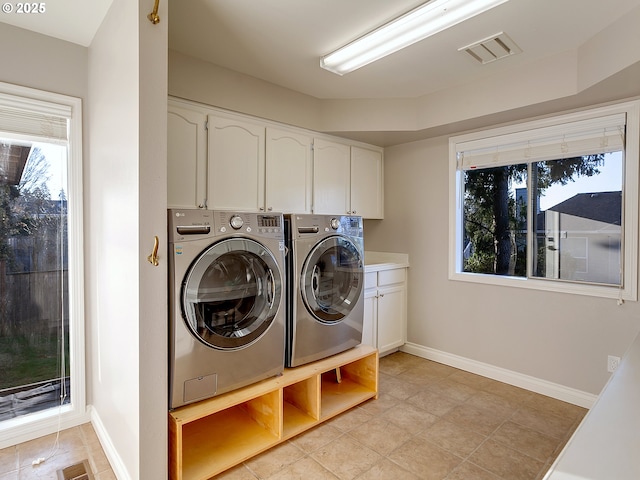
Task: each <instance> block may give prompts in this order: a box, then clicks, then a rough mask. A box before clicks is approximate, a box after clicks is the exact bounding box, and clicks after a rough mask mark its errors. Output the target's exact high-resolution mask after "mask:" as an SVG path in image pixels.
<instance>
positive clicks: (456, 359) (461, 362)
mask: <svg viewBox="0 0 640 480" xmlns="http://www.w3.org/2000/svg"><path fill="white" fill-rule="evenodd" d="M400 351H402V352H406V353H410V354H412V355H416V356H418V357H422V358H426V359H427V360H433V361H434V362H438V363H443V364H445V365H449V366H451V367H455V368H459V369H461V370H465V371H467V372H471V373H475V374H478V375H482V376H483V377H487V378H491V379H493V380H498V381H499V382H503V383H508V384H509V385H514V386H516V387H520V388H524V389H526V390H530V391H532V392H536V393H540V394H542V395H546V396H548V397H552V398H555V399H557V400H562V401H563V402H568V403H571V404H573V405H578V406H580V407H584V408H591V407H592V406H593V404H594V403H595V401H596V399H597V398H598V396H597V395H593V394H591V393H587V392H583V391H581V390H576V389H573V388H569V387H565V386H564V385H559V384H557V383H553V382H548V381H546V380H541V379H539V378H535V377H531V376H529V375H524V374H522V373H518V372H514V371H512V370H507V369H506V368H501V367H496V366H494V365H490V364H488V363H482V362H478V361H476V360H471V359H469V358H465V357H461V356H458V355H454V354H452V353H447V352H442V351H440V350H436V349H434V348H429V347H424V346H422V345H417V344H415V343H406V344H405V345H403V346H402V347H400Z"/></svg>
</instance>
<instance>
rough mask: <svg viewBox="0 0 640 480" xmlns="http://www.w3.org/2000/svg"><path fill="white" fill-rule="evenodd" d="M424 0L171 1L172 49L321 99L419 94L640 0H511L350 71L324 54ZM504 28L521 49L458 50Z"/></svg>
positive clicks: (603, 23)
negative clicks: (329, 64) (477, 53)
mask: <svg viewBox="0 0 640 480" xmlns="http://www.w3.org/2000/svg"><path fill="white" fill-rule="evenodd" d="M422 3H424V0H394V1H393V2H390V1H389V0H347V1H345V0H322V1H311V0H270V1H256V0H199V1H188V2H184V1H176V0H173V1H170V2H169V19H170V22H169V47H170V48H171V49H173V50H176V51H178V52H181V53H184V54H187V55H191V56H194V57H197V58H200V59H202V60H206V61H208V62H211V63H214V64H217V65H219V66H223V67H226V68H228V69H231V70H235V71H237V72H241V73H244V74H247V75H250V76H253V77H257V78H259V79H262V80H266V81H268V82H271V83H274V84H277V85H280V86H284V87H286V88H289V89H291V90H295V91H297V92H301V93H305V94H307V95H311V96H313V97H316V98H321V99H327V98H334V99H341V98H376V99H378V98H413V97H419V96H422V95H426V94H429V93H433V92H437V91H439V90H442V89H445V88H448V87H451V86H453V85H455V84H459V83H469V82H470V81H473V80H474V79H477V78H480V77H485V76H491V75H494V74H496V73H498V72H500V71H502V70H504V69H513V68H517V67H519V66H522V65H525V64H528V63H532V62H535V61H536V60H540V59H541V58H543V57H547V56H550V55H553V54H556V53H559V52H564V51H567V50H575V49H576V48H577V47H579V46H580V45H581V44H583V43H584V42H585V41H587V40H588V39H589V38H591V37H592V36H594V35H595V34H596V33H598V32H600V31H601V30H603V29H604V28H605V27H607V26H608V25H610V24H611V23H613V22H614V21H616V20H617V19H619V18H620V17H622V16H624V15H625V14H626V13H627V12H629V11H631V10H632V9H634V8H636V7H638V6H639V5H640V0H608V1H606V2H602V1H585V0H546V1H544V0H510V1H508V2H506V3H504V4H502V5H500V6H498V7H496V8H494V9H493V10H490V11H488V12H485V13H484V14H481V15H479V16H477V17H475V18H473V19H471V20H468V21H466V22H464V23H462V24H459V25H457V26H455V27H453V28H451V29H449V30H447V31H445V32H442V33H439V34H437V35H435V36H433V37H430V38H428V39H426V40H423V41H422V42H419V43H417V44H414V45H412V46H411V47H408V48H406V49H405V50H402V51H400V52H397V53H395V54H393V55H390V56H388V57H386V58H384V59H382V60H380V61H378V62H375V63H373V64H370V65H368V66H365V67H363V68H361V69H359V70H356V71H355V72H352V73H350V74H347V75H345V76H342V77H340V76H338V75H335V74H333V73H330V72H327V71H325V70H323V69H321V68H320V66H319V58H320V57H321V56H322V55H325V54H327V53H330V52H332V51H333V50H335V49H336V48H338V47H340V46H342V45H343V44H345V43H348V42H349V41H351V40H354V39H355V38H357V37H359V36H360V35H362V34H364V33H366V32H368V31H370V30H371V29H372V28H375V27H376V26H379V25H381V24H383V23H385V22H387V21H389V20H391V19H393V18H395V17H396V16H398V15H399V14H402V13H404V12H406V11H408V10H411V9H412V8H415V7H416V6H418V5H420V4H422ZM499 32H505V33H506V34H507V35H508V36H509V37H511V39H512V40H513V41H514V42H515V43H516V44H517V45H518V46H519V47H520V48H521V49H522V53H519V54H517V55H513V56H510V57H508V58H505V59H501V60H498V61H495V62H493V63H489V64H485V65H482V64H480V63H478V62H477V61H475V60H473V59H472V58H471V57H470V56H469V55H467V54H465V53H461V52H459V51H458V49H459V48H461V47H464V46H467V45H469V44H472V43H474V42H476V41H479V40H482V39H484V38H486V37H488V36H491V35H494V34H497V33H499Z"/></svg>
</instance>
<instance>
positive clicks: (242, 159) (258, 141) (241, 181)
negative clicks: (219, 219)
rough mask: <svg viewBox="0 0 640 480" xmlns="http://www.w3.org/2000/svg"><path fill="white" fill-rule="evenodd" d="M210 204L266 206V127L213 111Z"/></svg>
mask: <svg viewBox="0 0 640 480" xmlns="http://www.w3.org/2000/svg"><path fill="white" fill-rule="evenodd" d="M208 120H209V122H208V123H209V152H208V153H209V174H208V180H209V181H208V191H209V195H208V196H209V208H210V209H215V210H218V209H219V210H248V211H256V210H259V209H264V178H265V169H264V165H265V163H264V152H265V147H264V139H265V128H264V126H263V125H260V124H257V123H255V124H254V123H250V122H246V121H240V120H237V119H231V118H225V117H218V116H215V115H209V116H208Z"/></svg>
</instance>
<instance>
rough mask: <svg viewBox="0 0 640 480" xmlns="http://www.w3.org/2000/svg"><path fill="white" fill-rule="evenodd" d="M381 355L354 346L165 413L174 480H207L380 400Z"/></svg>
mask: <svg viewBox="0 0 640 480" xmlns="http://www.w3.org/2000/svg"><path fill="white" fill-rule="evenodd" d="M377 392H378V352H377V350H375V349H374V348H372V347H369V346H364V345H361V346H358V347H356V348H354V349H351V350H349V351H347V352H344V353H341V354H338V355H334V356H332V357H329V358H327V359H324V360H320V361H317V362H314V363H312V364H309V365H304V366H302V367H297V368H292V369H286V370H285V372H284V374H283V375H282V376H279V377H274V378H271V379H267V380H263V381H262V382H259V383H256V384H254V385H250V386H248V387H245V388H241V389H239V390H235V391H233V392H229V393H226V394H223V395H220V396H217V397H213V398H211V399H208V400H203V401H201V402H198V403H195V404H192V405H187V406H185V407H182V408H179V409H176V410H174V411H172V412H169V471H170V478H171V479H172V480H182V479H184V480H196V479H197V480H205V479H208V478H210V477H212V476H214V475H217V474H218V473H220V472H223V471H224V470H227V469H229V468H231V467H233V466H234V465H237V464H239V463H242V462H243V461H245V460H247V459H249V458H251V457H253V456H254V455H257V454H259V453H261V452H263V451H265V450H267V449H269V448H271V447H273V446H275V445H278V444H279V443H281V442H284V441H285V440H288V439H289V438H291V437H294V436H295V435H298V434H300V433H302V432H304V431H305V430H308V429H310V428H312V427H314V426H316V425H318V424H320V423H322V422H324V421H325V420H328V419H330V418H332V417H334V416H336V415H338V414H340V413H342V412H344V411H346V410H348V409H350V408H352V407H354V406H356V405H358V404H360V403H362V402H364V401H366V400H369V399H371V398H377V395H378V393H377Z"/></svg>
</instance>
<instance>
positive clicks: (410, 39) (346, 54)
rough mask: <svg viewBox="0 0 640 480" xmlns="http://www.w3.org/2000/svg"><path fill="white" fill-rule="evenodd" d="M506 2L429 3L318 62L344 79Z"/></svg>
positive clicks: (447, 0) (451, 0)
mask: <svg viewBox="0 0 640 480" xmlns="http://www.w3.org/2000/svg"><path fill="white" fill-rule="evenodd" d="M507 1H508V0H431V1H430V2H428V3H425V4H424V5H422V6H420V7H418V8H416V9H414V10H411V11H410V12H408V13H406V14H404V15H402V16H401V17H398V18H396V19H395V20H393V21H391V22H389V23H387V24H386V25H383V26H382V27H380V28H378V29H376V30H374V31H372V32H371V33H368V34H366V35H365V36H363V37H360V38H359V39H357V40H355V41H353V42H351V43H349V44H348V45H345V46H344V47H342V48H339V49H338V50H336V51H335V52H333V53H330V54H329V55H326V56H324V57H322V58H321V59H320V66H321V67H322V68H324V69H325V70H329V71H330V72H333V73H337V74H338V75H344V74H345V73H349V72H353V71H354V70H357V69H358V68H360V67H364V66H365V65H368V64H369V63H371V62H375V61H376V60H379V59H380V58H382V57H386V56H387V55H389V54H391V53H394V52H397V51H398V50H401V49H403V48H405V47H408V46H409V45H413V44H414V43H416V42H419V41H420V40H423V39H425V38H427V37H429V36H431V35H434V34H436V33H438V32H441V31H443V30H446V29H447V28H449V27H452V26H454V25H457V24H458V23H460V22H463V21H465V20H467V19H469V18H472V17H475V16H476V15H479V14H480V13H483V12H486V11H487V10H490V9H492V8H493V7H496V6H498V5H500V4H502V3H505V2H507Z"/></svg>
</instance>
